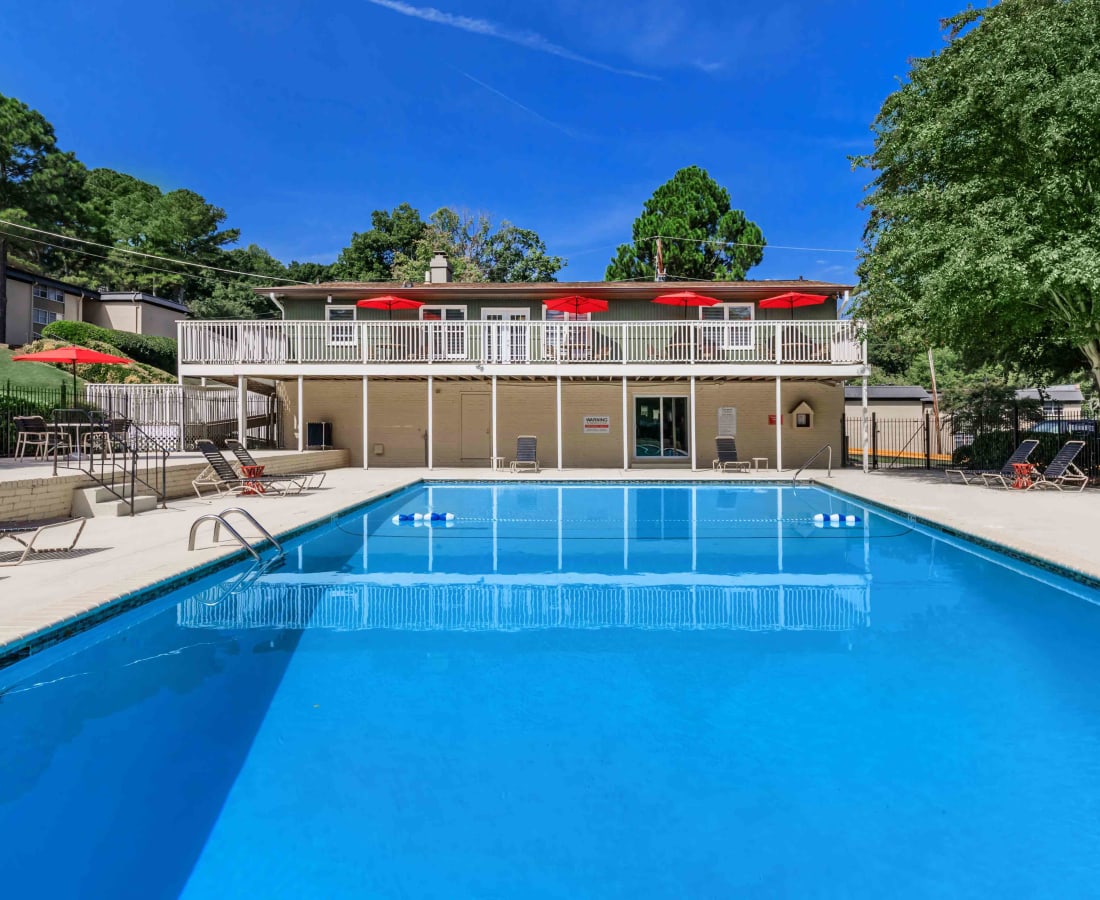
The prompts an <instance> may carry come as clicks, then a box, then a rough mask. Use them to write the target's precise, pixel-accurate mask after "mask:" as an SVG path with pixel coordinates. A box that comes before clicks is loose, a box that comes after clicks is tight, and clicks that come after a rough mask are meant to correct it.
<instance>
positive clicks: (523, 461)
mask: <svg viewBox="0 0 1100 900" xmlns="http://www.w3.org/2000/svg"><path fill="white" fill-rule="evenodd" d="M538 448H539V439H538V438H537V437H535V436H534V435H531V434H521V435H520V436H519V437H517V438H516V458H515V459H513V460H512V462H511V463H509V465H508V468H509V470H510V471H512V472H519V471H520V470H524V471H527V470H531V471H533V472H538V471H539V457H538Z"/></svg>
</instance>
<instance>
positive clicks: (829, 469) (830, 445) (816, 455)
mask: <svg viewBox="0 0 1100 900" xmlns="http://www.w3.org/2000/svg"><path fill="white" fill-rule="evenodd" d="M826 450H828V451H829V463H828V469H827V471H828V474H829V477H830V478H832V477H833V445H832V444H826V445H825V446H824V447H822V448H821V449H820V450H818V451H817V453H815V454H814V455H813V456H811V457H810V458H809V459H808V460H806V461H805V462H804V463H803V464H802V468H800V469H799V470H798V471H797V472H795V473H794V478H792V479H791V482H792V483H793V482H795V481H797V480H798V476H799V475H801V474H802V471H803V469H806V468H807V467H808V466H809V465H810V463H812V462H813V461H814V460H815V459H817V458H818V457H819V456H821V454H822V453H824V452H825V451H826Z"/></svg>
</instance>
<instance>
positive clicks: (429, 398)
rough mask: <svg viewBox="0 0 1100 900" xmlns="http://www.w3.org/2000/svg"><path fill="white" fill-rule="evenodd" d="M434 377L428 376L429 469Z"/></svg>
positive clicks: (430, 462)
mask: <svg viewBox="0 0 1100 900" xmlns="http://www.w3.org/2000/svg"><path fill="white" fill-rule="evenodd" d="M434 389H435V388H434V385H433V383H432V376H431V375H429V376H428V468H429V469H430V468H432V449H433V448H432V393H433V392H434Z"/></svg>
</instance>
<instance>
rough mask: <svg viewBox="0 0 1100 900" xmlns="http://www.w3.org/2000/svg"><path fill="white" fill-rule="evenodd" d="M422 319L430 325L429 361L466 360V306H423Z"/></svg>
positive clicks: (421, 310)
mask: <svg viewBox="0 0 1100 900" xmlns="http://www.w3.org/2000/svg"><path fill="white" fill-rule="evenodd" d="M420 318H421V320H422V321H424V322H427V323H429V324H428V326H427V328H428V354H429V356H428V358H429V359H465V358H466V307H465V306H422V307H420Z"/></svg>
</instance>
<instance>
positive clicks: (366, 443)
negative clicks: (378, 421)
mask: <svg viewBox="0 0 1100 900" xmlns="http://www.w3.org/2000/svg"><path fill="white" fill-rule="evenodd" d="M368 381H370V378H368V377H367V376H366V375H363V468H364V469H370V468H371V428H370V422H371V399H370V394H368V393H367V392H368V389H370V385H368V384H367V382H368Z"/></svg>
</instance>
